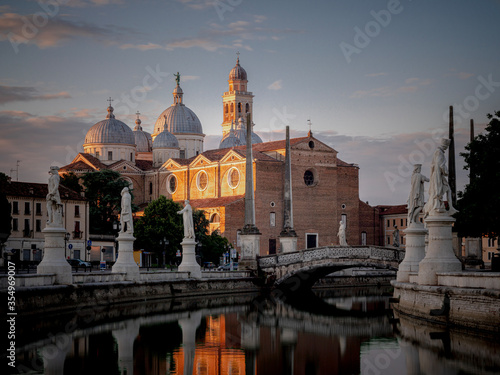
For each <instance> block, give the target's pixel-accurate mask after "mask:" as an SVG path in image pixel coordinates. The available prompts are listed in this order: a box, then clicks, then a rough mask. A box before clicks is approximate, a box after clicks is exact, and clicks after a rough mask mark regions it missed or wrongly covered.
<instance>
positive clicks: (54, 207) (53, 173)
mask: <svg viewBox="0 0 500 375" xmlns="http://www.w3.org/2000/svg"><path fill="white" fill-rule="evenodd" d="M58 170H59V167H56V166H51V167H50V170H49V174H50V177H49V184H48V190H49V192H48V194H47V215H48V219H47V226H50V227H62V225H63V222H62V206H63V205H62V203H61V196H60V195H59V181H60V180H61V178H60V177H59V173H58V172H57V171H58Z"/></svg>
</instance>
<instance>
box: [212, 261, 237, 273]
mask: <svg viewBox="0 0 500 375" xmlns="http://www.w3.org/2000/svg"><path fill="white" fill-rule="evenodd" d="M217 269H218V270H219V271H229V270H231V263H226V264H224V265H222V266H219V267H218V268H217ZM237 269H238V262H233V271H235V270H237Z"/></svg>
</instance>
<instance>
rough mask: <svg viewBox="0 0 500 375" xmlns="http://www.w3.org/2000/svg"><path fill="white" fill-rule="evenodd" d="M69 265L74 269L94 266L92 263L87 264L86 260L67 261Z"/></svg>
mask: <svg viewBox="0 0 500 375" xmlns="http://www.w3.org/2000/svg"><path fill="white" fill-rule="evenodd" d="M67 261H68V263H69V264H70V266H71V267H74V268H80V267H81V268H85V269H87V268H91V267H92V264H90V262H86V261H84V260H81V259H67Z"/></svg>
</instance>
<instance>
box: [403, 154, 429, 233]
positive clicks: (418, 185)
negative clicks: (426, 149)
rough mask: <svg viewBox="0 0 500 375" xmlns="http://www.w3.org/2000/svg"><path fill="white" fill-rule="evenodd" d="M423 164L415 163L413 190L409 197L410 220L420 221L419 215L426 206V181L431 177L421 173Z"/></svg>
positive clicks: (412, 180)
mask: <svg viewBox="0 0 500 375" xmlns="http://www.w3.org/2000/svg"><path fill="white" fill-rule="evenodd" d="M421 169H422V164H415V166H414V169H413V175H412V176H411V190H410V196H409V197H408V222H409V223H410V225H411V224H412V223H419V220H418V215H420V212H421V211H422V209H423V208H424V203H425V200H424V182H429V179H428V178H427V177H425V176H424V175H423V174H421V173H420V171H421Z"/></svg>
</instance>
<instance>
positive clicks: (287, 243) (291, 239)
mask: <svg viewBox="0 0 500 375" xmlns="http://www.w3.org/2000/svg"><path fill="white" fill-rule="evenodd" d="M280 247H281V252H282V253H289V252H292V251H297V233H295V230H294V229H293V201H292V163H291V155H290V127H289V126H287V127H286V149H285V181H284V186H283V230H282V231H281V233H280Z"/></svg>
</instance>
